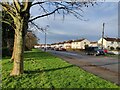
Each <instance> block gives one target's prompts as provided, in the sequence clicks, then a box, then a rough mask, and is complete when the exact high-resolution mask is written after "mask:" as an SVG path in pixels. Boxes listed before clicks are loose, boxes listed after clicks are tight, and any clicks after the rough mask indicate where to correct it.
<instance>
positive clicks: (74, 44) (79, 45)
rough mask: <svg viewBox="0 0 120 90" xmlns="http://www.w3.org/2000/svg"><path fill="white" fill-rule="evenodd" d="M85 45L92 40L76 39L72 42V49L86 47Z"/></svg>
mask: <svg viewBox="0 0 120 90" xmlns="http://www.w3.org/2000/svg"><path fill="white" fill-rule="evenodd" d="M85 45H88V46H89V45H90V41H89V40H87V39H85V38H83V39H78V40H74V41H72V43H71V46H72V49H85Z"/></svg>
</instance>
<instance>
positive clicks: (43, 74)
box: [2, 49, 118, 88]
mask: <svg viewBox="0 0 120 90" xmlns="http://www.w3.org/2000/svg"><path fill="white" fill-rule="evenodd" d="M12 65H13V64H12V63H10V62H9V58H4V59H3V60H2V87H3V88H118V86H117V85H115V84H113V83H111V82H109V81H106V80H103V79H101V78H99V77H97V76H95V75H93V74H90V73H88V72H86V71H84V70H82V69H80V68H79V67H77V66H74V65H71V64H69V63H67V62H65V61H63V60H61V59H60V58H57V57H55V56H52V55H51V54H49V53H45V52H42V51H39V50H35V49H34V50H33V51H28V52H25V59H24V70H25V73H24V74H22V75H20V76H17V77H11V76H9V74H10V71H11V69H12Z"/></svg>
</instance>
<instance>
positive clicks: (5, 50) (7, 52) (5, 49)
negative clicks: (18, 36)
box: [2, 47, 12, 57]
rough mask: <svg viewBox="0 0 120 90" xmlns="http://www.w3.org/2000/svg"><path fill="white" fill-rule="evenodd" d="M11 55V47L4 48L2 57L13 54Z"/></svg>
mask: <svg viewBox="0 0 120 90" xmlns="http://www.w3.org/2000/svg"><path fill="white" fill-rule="evenodd" d="M11 55H12V51H10V49H8V48H7V47H3V48H2V57H5V56H11Z"/></svg>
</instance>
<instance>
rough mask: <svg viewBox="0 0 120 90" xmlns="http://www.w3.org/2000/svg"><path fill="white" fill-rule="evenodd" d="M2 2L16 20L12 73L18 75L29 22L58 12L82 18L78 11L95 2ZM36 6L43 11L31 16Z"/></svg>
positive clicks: (21, 64) (22, 67) (31, 0)
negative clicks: (31, 10) (32, 9)
mask: <svg viewBox="0 0 120 90" xmlns="http://www.w3.org/2000/svg"><path fill="white" fill-rule="evenodd" d="M0 4H1V5H2V8H3V10H4V11H6V12H7V13H8V14H9V15H10V16H11V17H12V19H13V22H14V24H12V27H13V29H14V30H15V34H14V50H13V55H12V59H13V60H14V65H13V69H12V71H11V73H10V75H12V76H16V75H20V74H22V73H23V70H24V66H23V53H24V46H25V35H26V32H27V29H28V22H32V21H34V20H36V19H38V18H42V17H46V16H49V15H52V14H53V15H54V16H55V14H56V13H58V14H62V16H63V18H64V17H65V15H67V14H72V15H74V16H75V17H76V18H78V19H81V17H83V16H82V15H81V14H80V13H78V12H77V11H78V10H80V11H81V12H83V11H82V9H81V7H83V6H86V7H88V4H92V5H93V2H90V1H89V0H87V1H86V2H75V0H71V1H70V2H65V1H62V0H61V1H56V2H52V1H50V0H48V1H44V2H39V0H38V1H37V0H12V2H5V1H4V0H3V2H1V3H0ZM34 6H38V8H40V10H42V12H40V15H39V16H36V17H32V18H30V9H31V8H32V7H34ZM48 7H50V8H48ZM6 23H8V24H11V23H10V21H6Z"/></svg>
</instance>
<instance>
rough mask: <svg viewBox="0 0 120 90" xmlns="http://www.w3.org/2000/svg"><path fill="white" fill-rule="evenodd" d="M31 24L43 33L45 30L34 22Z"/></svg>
mask: <svg viewBox="0 0 120 90" xmlns="http://www.w3.org/2000/svg"><path fill="white" fill-rule="evenodd" d="M31 24H33V25H34V26H35V27H36V28H37V29H39V30H41V31H43V28H40V27H39V26H38V25H36V24H35V23H34V22H31Z"/></svg>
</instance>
